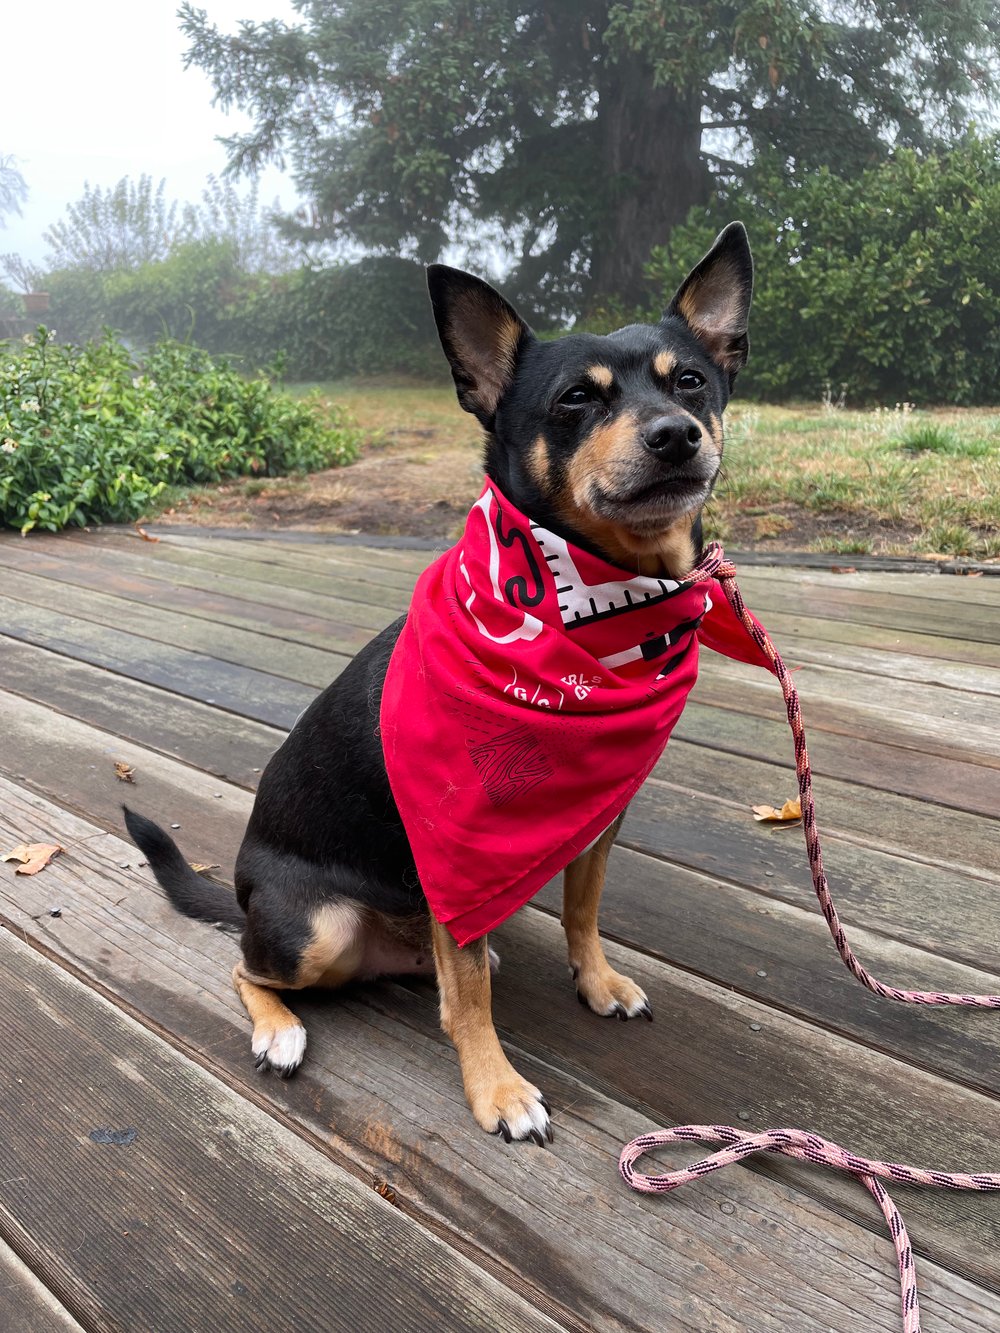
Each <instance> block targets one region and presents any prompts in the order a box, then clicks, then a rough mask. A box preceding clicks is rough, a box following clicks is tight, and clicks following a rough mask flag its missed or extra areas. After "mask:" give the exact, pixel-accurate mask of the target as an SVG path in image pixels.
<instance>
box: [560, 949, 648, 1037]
mask: <svg viewBox="0 0 1000 1333" xmlns="http://www.w3.org/2000/svg"><path fill="white" fill-rule="evenodd" d="M573 980H574V981H575V982H576V995H577V999H578V1000H579V1001H580V1003H581V1004H585V1005H587V1006H588V1007H589V1008H590V1009H593V1011H594V1013H595V1014H601V1015H603V1016H604V1017H605V1018H613V1017H617V1018H620V1019H621V1020H622V1022H623V1023H624V1022H625V1021H626V1019H629V1018H638V1017H639V1015H640V1014H641V1015H642V1017H643V1018H646V1019H648V1020H649V1021H650V1022H652V1021H653V1011H652V1009H651V1008H650V1007H649V1000H648V999H647V998H646V992H645V991H644V990H641V989H640V988H639V987H638V986H637V985H636V984H635V982H634V981H633V980H632V979H631V977H623V976H622V975H621V973H620V972H616V971H615V970H614V969H613V968H611V967H609V966H608V965H607V963H605V964H604V966H603V967H599V968H597V967H595V968H591V969H589V970H584V969H583V968H579V967H574V968H573Z"/></svg>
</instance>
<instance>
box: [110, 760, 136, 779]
mask: <svg viewBox="0 0 1000 1333" xmlns="http://www.w3.org/2000/svg"><path fill="white" fill-rule="evenodd" d="M115 777H116V778H117V779H118V781H119V782H135V769H134V768H133V767H132V765H131V764H126V763H125V761H124V759H116V760H115Z"/></svg>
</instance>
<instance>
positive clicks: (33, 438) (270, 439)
mask: <svg viewBox="0 0 1000 1333" xmlns="http://www.w3.org/2000/svg"><path fill="white" fill-rule="evenodd" d="M357 444H358V435H357V432H356V431H355V429H354V428H353V427H352V426H351V425H350V423H349V422H348V421H347V420H346V419H345V417H344V416H343V414H342V413H341V412H340V411H339V409H336V408H328V407H325V406H324V407H321V406H320V404H319V403H318V402H317V401H316V400H315V399H313V400H310V399H293V398H290V397H289V396H288V395H286V394H282V393H278V392H276V391H275V390H274V388H273V387H272V385H271V383H270V382H269V381H268V380H266V379H261V378H258V379H249V380H248V379H244V378H243V377H242V376H241V375H239V374H238V373H237V372H236V371H235V370H233V369H232V367H230V366H229V365H227V364H225V363H223V362H218V361H214V360H213V359H212V357H211V356H209V354H208V353H207V352H204V351H201V350H200V349H198V348H195V347H190V346H187V345H185V344H181V343H177V342H171V341H166V340H165V341H161V342H159V343H157V344H156V345H155V346H154V347H153V348H152V349H151V350H150V352H149V353H148V355H147V356H145V357H144V358H143V360H142V363H141V364H140V363H139V362H137V361H136V360H135V359H134V358H133V356H132V354H131V353H130V352H129V351H128V349H127V348H126V347H125V346H124V345H123V344H122V343H121V342H119V341H118V340H117V339H116V338H114V337H113V336H112V335H110V334H108V335H107V336H105V338H104V339H103V340H102V341H100V342H95V343H89V344H86V345H84V346H82V347H76V346H69V345H65V344H57V343H55V342H53V341H52V340H51V337H50V335H49V334H48V333H47V332H46V331H45V330H44V329H39V331H38V334H37V335H36V336H35V337H33V338H32V339H30V340H29V341H28V342H27V343H10V342H7V343H0V524H3V525H5V526H8V527H16V528H20V530H21V531H22V532H29V531H30V530H31V529H32V528H36V527H38V528H45V529H48V530H49V531H51V532H55V531H57V530H58V529H60V528H63V527H66V526H68V525H70V524H84V523H99V522H118V523H121V522H130V521H131V520H133V519H135V518H138V517H139V516H140V515H141V514H142V513H143V512H144V511H145V510H146V509H147V508H148V507H149V505H150V502H151V501H153V500H154V499H155V497H156V496H157V495H158V494H159V493H160V492H161V491H162V490H163V489H164V487H166V486H168V485H176V484H183V483H190V482H211V481H218V480H219V479H221V478H223V477H232V476H238V475H241V474H246V473H259V474H262V475H265V476H279V475H282V474H284V473H287V472H305V471H310V470H315V469H317V468H322V467H332V466H335V465H337V464H340V463H346V462H349V461H350V460H351V459H352V458H353V457H355V455H356V453H357Z"/></svg>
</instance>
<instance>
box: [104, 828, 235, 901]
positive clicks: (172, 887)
mask: <svg viewBox="0 0 1000 1333" xmlns="http://www.w3.org/2000/svg"><path fill="white" fill-rule="evenodd" d="M122 809H123V810H124V811H125V827H126V828H127V829H128V832H129V837H130V838H131V839H132V841H133V842H134V843H135V845H136V846H137V847H138V848H139V850H140V851H141V852H142V854H143V855H144V856H145V858H146V860H147V861H148V862H149V865H150V869H151V870H152V872H153V874H154V875H155V876H156V882H157V884H159V886H160V888H161V889H162V890H163V892H164V893H165V894H166V895H167V897H168V898H169V899H170V902H171V903H172V904H173V906H174V907H175V908H176V909H177V911H178V912H181V913H183V915H184V916H193V917H194V918H195V919H196V920H198V921H221V922H224V923H225V924H226V925H231V926H242V925H243V924H244V923H245V921H246V915H245V913H244V911H243V909H242V907H240V905H239V903H238V902H237V901H236V898H235V897H234V896H233V894H232V893H230V891H229V890H228V889H224V888H223V887H222V885H221V884H212V883H211V882H210V881H208V880H205V879H202V877H201V875H199V874H198V873H197V871H195V870H193V869H192V868H191V866H189V865H188V863H187V861H185V860H184V857H183V856H182V855H181V851H180V848H179V847H178V846H177V844H176V842H174V840H173V838H172V837H171V836H170V834H169V833H167V832H165V831H164V830H163V829H161V828H160V826H159V824H154V823H153V821H152V820H151V819H147V818H146V817H145V815H137V814H136V813H135V811H134V810H130V809H129V808H128V806H127V805H123V806H122Z"/></svg>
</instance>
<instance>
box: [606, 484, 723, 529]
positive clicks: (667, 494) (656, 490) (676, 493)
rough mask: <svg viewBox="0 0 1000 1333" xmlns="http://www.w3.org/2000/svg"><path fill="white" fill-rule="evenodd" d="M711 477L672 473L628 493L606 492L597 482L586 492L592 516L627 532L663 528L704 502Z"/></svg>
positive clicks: (623, 490) (626, 491)
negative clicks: (605, 520) (627, 530)
mask: <svg viewBox="0 0 1000 1333" xmlns="http://www.w3.org/2000/svg"><path fill="white" fill-rule="evenodd" d="M714 481H715V476H714V474H713V476H711V477H709V478H706V477H704V476H698V475H696V474H693V473H692V474H687V475H686V474H683V473H682V474H680V475H678V474H677V473H676V472H675V473H673V474H671V476H669V477H660V478H658V479H656V480H653V481H649V480H648V479H647V480H646V481H644V482H643V483H642V484H640V485H638V486H633V487H632V488H631V489H627V488H623V489H622V490H610V489H607V488H606V487H605V486H603V485H601V484H600V483H599V482H594V483H593V484H592V486H591V488H590V495H589V497H588V498H589V500H590V504H591V507H592V508H593V510H594V512H595V513H596V514H599V515H600V516H601V517H602V518H607V519H610V520H612V521H613V522H616V523H621V524H624V525H626V526H627V527H630V528H637V529H649V528H663V527H666V526H668V525H669V524H670V523H672V522H673V521H674V520H675V519H678V518H680V517H681V515H682V514H690V513H692V511H694V510H696V509H700V508H701V506H702V505H703V504H704V503H705V501H706V500H707V499H708V497H709V494H710V492H711V490H712V484H713V482H714Z"/></svg>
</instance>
